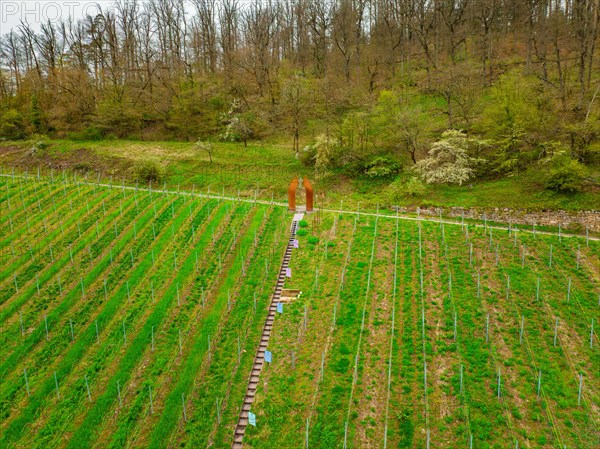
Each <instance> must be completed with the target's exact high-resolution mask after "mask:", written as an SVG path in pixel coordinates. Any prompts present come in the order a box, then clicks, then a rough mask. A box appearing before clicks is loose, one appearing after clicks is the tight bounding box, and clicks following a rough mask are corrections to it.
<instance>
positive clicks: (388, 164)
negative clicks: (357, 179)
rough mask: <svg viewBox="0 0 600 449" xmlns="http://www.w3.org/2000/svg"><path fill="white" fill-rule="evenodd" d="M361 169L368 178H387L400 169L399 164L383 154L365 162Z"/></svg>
mask: <svg viewBox="0 0 600 449" xmlns="http://www.w3.org/2000/svg"><path fill="white" fill-rule="evenodd" d="M363 170H364V174H365V175H367V176H368V177H369V178H389V177H390V176H393V175H395V174H397V173H398V172H399V171H400V164H398V163H397V162H394V161H392V160H391V159H389V158H387V157H385V156H377V157H375V158H373V159H371V160H369V161H368V162H366V163H365V164H364V168H363Z"/></svg>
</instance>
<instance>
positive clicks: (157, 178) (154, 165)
mask: <svg viewBox="0 0 600 449" xmlns="http://www.w3.org/2000/svg"><path fill="white" fill-rule="evenodd" d="M134 171H135V179H136V180H137V181H139V182H143V183H146V184H149V183H153V184H156V183H159V182H162V181H163V180H164V179H165V175H166V172H165V168H164V167H163V166H162V165H160V164H159V163H158V162H155V161H143V162H138V163H137V164H136V166H135V168H134Z"/></svg>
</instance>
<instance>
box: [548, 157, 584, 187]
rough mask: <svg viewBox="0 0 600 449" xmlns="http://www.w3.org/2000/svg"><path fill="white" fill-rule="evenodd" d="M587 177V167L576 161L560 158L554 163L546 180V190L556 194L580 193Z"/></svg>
mask: <svg viewBox="0 0 600 449" xmlns="http://www.w3.org/2000/svg"><path fill="white" fill-rule="evenodd" d="M584 177H585V167H584V166H583V165H582V164H581V163H579V162H577V161H576V160H574V159H571V158H568V157H566V156H560V157H558V158H556V160H555V161H554V168H552V169H551V170H550V172H549V174H548V177H547V179H546V188H547V189H549V190H554V191H555V192H562V193H574V192H580V191H581V189H582V186H583V178H584Z"/></svg>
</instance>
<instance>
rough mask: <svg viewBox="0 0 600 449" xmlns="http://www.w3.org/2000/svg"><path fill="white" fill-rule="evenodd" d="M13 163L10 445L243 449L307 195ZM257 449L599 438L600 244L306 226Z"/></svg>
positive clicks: (365, 218) (3, 185)
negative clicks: (262, 354) (143, 181)
mask: <svg viewBox="0 0 600 449" xmlns="http://www.w3.org/2000/svg"><path fill="white" fill-rule="evenodd" d="M282 206H283V205H282V204H278V203H275V202H273V201H257V199H256V198H246V199H240V198H223V197H221V196H217V195H210V194H208V193H197V192H178V191H167V190H166V189H152V188H143V189H142V188H137V187H131V186H129V187H126V186H123V185H112V184H100V183H94V182H88V181H84V180H80V179H79V180H78V179H77V178H73V177H69V176H66V175H65V174H64V173H63V174H58V175H57V174H53V175H52V176H41V177H40V176H16V175H5V176H2V177H0V209H1V211H2V213H1V216H0V230H1V232H0V239H1V240H0V251H1V252H0V326H1V334H0V347H1V353H2V356H1V357H0V383H1V388H0V402H1V404H2V408H1V420H0V435H1V437H0V442H1V443H2V447H6V448H21V447H28V448H29V447H40V448H56V447H60V448H77V449H79V448H87V447H98V448H105V447H106V448H123V447H139V448H167V447H185V448H197V447H220V448H225V447H231V445H232V441H233V435H234V429H235V427H236V424H237V423H238V419H239V417H240V409H241V407H242V403H243V402H244V397H245V396H246V394H247V386H248V379H249V374H250V372H251V369H252V367H253V363H254V359H255V355H256V351H257V347H258V345H259V341H260V340H261V332H262V331H263V326H264V325H265V320H266V319H267V315H268V309H269V307H270V306H271V300H272V294H273V289H274V287H275V285H276V282H277V279H278V275H279V272H280V265H281V262H282V257H283V254H284V251H285V249H286V246H287V245H288V239H289V237H290V224H291V221H292V216H291V215H290V214H288V212H287V210H286V207H282ZM295 239H297V248H294V249H293V253H292V254H293V255H292V256H291V260H290V263H289V273H288V277H287V278H286V281H285V288H286V289H289V290H294V291H297V290H299V291H300V293H299V294H298V295H296V296H295V297H294V298H292V299H290V300H289V301H287V302H285V303H282V304H281V305H280V306H279V307H278V313H277V315H276V318H275V321H274V325H273V330H272V332H271V334H270V339H269V343H268V350H269V354H270V355H272V359H271V361H270V362H268V363H265V364H264V366H263V368H262V372H261V374H260V381H259V382H258V386H257V388H256V391H255V394H254V399H253V405H252V410H251V412H252V414H253V416H255V421H256V422H255V424H256V425H248V426H247V428H246V430H245V436H244V440H243V443H244V447H248V448H303V447H304V448H367V447H377V448H381V447H383V448H429V447H431V448H469V449H473V448H515V447H516V448H519V447H522V448H561V449H563V448H565V447H566V448H569V449H571V448H581V449H590V448H594V447H598V446H599V445H600V342H599V341H598V333H597V330H595V327H596V328H597V327H598V318H599V313H598V312H599V310H600V243H599V241H598V240H596V239H593V238H590V237H586V236H585V235H584V236H570V235H564V234H562V235H561V234H560V233H556V232H554V233H544V232H539V231H538V232H535V230H533V231H532V229H527V230H525V229H519V228H517V227H515V226H510V227H508V228H500V227H493V226H489V225H488V224H487V223H474V222H462V221H461V220H458V221H457V222H456V223H448V222H445V221H443V220H440V221H436V220H420V219H416V218H408V217H395V216H393V214H392V213H386V214H384V213H382V214H379V213H372V214H368V213H361V214H359V213H356V212H351V211H344V212H340V211H338V212H319V213H317V214H311V215H307V216H305V217H304V220H302V221H300V222H299V229H298V231H297V234H296V236H295Z"/></svg>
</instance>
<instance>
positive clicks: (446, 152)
mask: <svg viewBox="0 0 600 449" xmlns="http://www.w3.org/2000/svg"><path fill="white" fill-rule="evenodd" d="M484 143H485V142H483V141H481V140H478V139H475V138H469V137H467V135H466V134H464V133H463V132H462V131H458V130H455V129H449V130H447V131H444V132H443V133H442V138H441V139H440V140H438V141H437V142H434V143H433V145H431V149H430V150H429V153H428V154H429V156H428V157H426V158H425V159H422V160H421V161H419V162H418V163H417V165H416V166H415V169H416V170H417V172H419V173H420V174H421V177H422V178H423V179H424V180H425V182H427V183H428V184H443V183H449V184H458V185H462V184H463V183H464V182H466V181H468V180H469V179H471V178H473V176H474V175H475V167H476V166H477V164H479V163H481V162H484V160H483V159H479V158H475V157H472V156H470V154H469V153H470V151H471V150H472V149H473V148H474V147H479V146H481V145H483V144H484Z"/></svg>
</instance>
